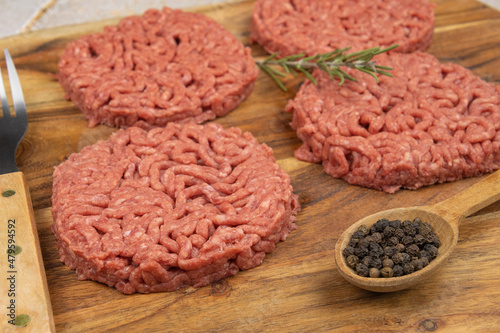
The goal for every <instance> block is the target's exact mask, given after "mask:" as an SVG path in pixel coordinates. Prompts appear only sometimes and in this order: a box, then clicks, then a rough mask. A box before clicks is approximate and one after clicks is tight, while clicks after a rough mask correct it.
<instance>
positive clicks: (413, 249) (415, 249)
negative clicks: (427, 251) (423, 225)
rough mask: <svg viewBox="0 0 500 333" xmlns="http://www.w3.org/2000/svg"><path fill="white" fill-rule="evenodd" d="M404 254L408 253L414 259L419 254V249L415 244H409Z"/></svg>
mask: <svg viewBox="0 0 500 333" xmlns="http://www.w3.org/2000/svg"><path fill="white" fill-rule="evenodd" d="M406 253H408V254H409V255H410V256H412V257H416V256H418V255H419V254H420V248H419V247H418V245H417V244H411V245H409V246H407V247H406Z"/></svg>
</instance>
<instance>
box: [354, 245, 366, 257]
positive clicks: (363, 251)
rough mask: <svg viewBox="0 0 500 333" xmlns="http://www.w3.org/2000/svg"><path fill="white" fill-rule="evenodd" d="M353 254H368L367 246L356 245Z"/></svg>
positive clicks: (362, 255)
mask: <svg viewBox="0 0 500 333" xmlns="http://www.w3.org/2000/svg"><path fill="white" fill-rule="evenodd" d="M354 254H355V255H357V256H358V257H360V258H361V257H364V256H366V255H367V254H368V248H367V247H366V246H362V247H356V248H355V249H354Z"/></svg>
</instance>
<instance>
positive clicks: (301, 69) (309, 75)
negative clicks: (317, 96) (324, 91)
mask: <svg viewBox="0 0 500 333" xmlns="http://www.w3.org/2000/svg"><path fill="white" fill-rule="evenodd" d="M297 69H298V70H299V71H301V72H302V73H303V74H304V75H305V76H307V78H308V79H309V80H311V82H312V83H314V84H318V82H316V79H315V78H314V77H313V76H312V75H311V73H309V72H308V71H307V70H305V69H304V68H302V67H297Z"/></svg>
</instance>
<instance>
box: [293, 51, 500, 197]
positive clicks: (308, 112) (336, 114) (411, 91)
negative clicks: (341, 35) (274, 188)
mask: <svg viewBox="0 0 500 333" xmlns="http://www.w3.org/2000/svg"><path fill="white" fill-rule="evenodd" d="M376 60H377V61H378V62H379V63H380V64H384V65H387V66H391V67H393V70H392V71H391V72H392V73H393V74H394V77H393V78H390V77H385V76H380V77H379V79H380V84H377V82H376V81H375V80H374V79H373V78H372V77H370V76H368V75H366V74H364V73H355V72H354V71H351V70H349V72H350V73H351V74H352V75H353V76H355V77H356V78H357V79H358V80H359V81H358V82H352V81H346V82H345V83H344V84H343V85H339V84H338V81H332V80H331V79H330V77H329V76H328V74H325V73H324V72H320V71H317V72H315V73H314V76H315V77H316V79H317V81H318V85H317V86H315V85H314V84H312V83H311V82H310V81H307V82H305V83H304V84H303V85H302V86H301V88H300V90H299V92H298V93H297V95H296V97H295V99H294V100H292V101H290V102H289V104H288V105H287V110H288V111H290V112H293V120H292V127H293V128H294V129H295V130H296V132H297V135H298V137H299V138H300V139H301V140H302V141H303V145H302V146H301V147H300V148H299V149H298V150H296V151H295V156H296V157H297V158H298V159H300V160H304V161H309V162H316V163H319V162H322V163H323V166H324V170H325V171H326V172H327V173H328V174H330V175H332V176H333V177H338V178H343V179H345V180H346V181H347V182H349V183H350V184H356V185H361V186H366V187H370V188H375V189H378V190H383V191H386V192H388V193H394V192H396V191H397V190H398V189H400V188H407V189H417V188H419V187H422V186H425V185H431V184H435V183H442V182H447V181H454V180H458V179H460V178H464V177H472V176H477V175H481V174H485V173H488V172H491V171H493V170H495V169H498V168H499V167H500V132H499V131H498V130H499V127H500V87H499V86H495V85H494V84H492V83H488V82H485V81H483V80H481V79H480V78H479V77H477V76H475V75H474V74H473V73H472V72H471V71H469V70H468V69H465V68H463V67H461V66H459V65H456V64H451V63H440V62H439V61H438V59H436V58H435V57H434V56H432V55H430V54H426V53H422V52H416V53H412V54H400V53H399V54H398V53H392V54H381V55H379V56H377V58H376Z"/></svg>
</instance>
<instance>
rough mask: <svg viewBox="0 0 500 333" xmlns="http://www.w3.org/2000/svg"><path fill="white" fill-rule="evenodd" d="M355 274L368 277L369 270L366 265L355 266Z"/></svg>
mask: <svg viewBox="0 0 500 333" xmlns="http://www.w3.org/2000/svg"><path fill="white" fill-rule="evenodd" d="M356 272H357V273H358V275H359V276H365V277H366V276H368V273H369V269H368V267H367V266H366V265H364V264H361V263H359V264H357V265H356Z"/></svg>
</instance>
